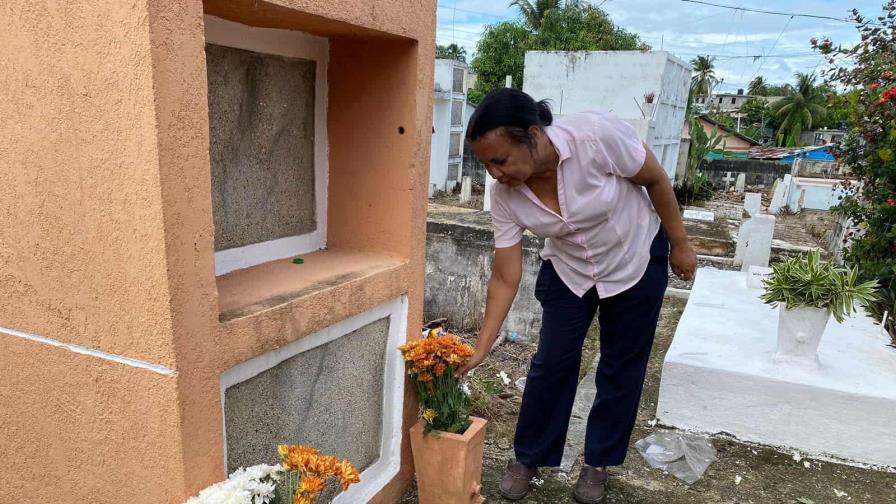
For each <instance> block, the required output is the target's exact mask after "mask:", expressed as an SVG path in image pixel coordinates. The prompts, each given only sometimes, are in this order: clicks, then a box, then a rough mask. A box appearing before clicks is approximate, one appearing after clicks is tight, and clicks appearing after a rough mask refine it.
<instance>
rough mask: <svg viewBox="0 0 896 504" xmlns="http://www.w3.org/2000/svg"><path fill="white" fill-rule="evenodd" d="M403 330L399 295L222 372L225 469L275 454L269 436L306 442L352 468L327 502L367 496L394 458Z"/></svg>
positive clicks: (390, 473) (273, 459)
mask: <svg viewBox="0 0 896 504" xmlns="http://www.w3.org/2000/svg"><path fill="white" fill-rule="evenodd" d="M406 334H407V299H406V298H405V297H402V298H398V299H395V300H393V301H391V302H388V303H386V304H384V305H381V306H379V307H377V308H374V309H372V310H370V311H367V312H365V313H362V314H360V315H357V316H355V317H352V318H350V319H348V320H345V321H342V322H339V323H338V324H336V325H334V326H331V327H329V328H327V329H324V330H323V331H320V332H318V333H315V334H312V335H310V336H306V337H304V338H302V339H300V340H298V341H295V342H293V343H290V344H289V345H286V346H284V347H282V348H279V349H277V350H273V351H271V352H269V353H267V354H263V355H260V356H258V357H255V358H253V359H250V360H249V361H246V362H244V363H242V364H239V365H237V366H235V367H233V368H231V369H229V370H227V371H225V372H224V373H223V375H222V376H221V401H222V409H223V415H224V419H223V420H224V442H225V465H226V467H227V472H228V473H229V472H231V471H233V470H235V469H236V468H237V467H248V466H251V465H255V464H261V463H269V464H271V463H277V460H278V456H277V451H276V447H277V445H278V444H284V443H285V444H302V445H306V446H313V447H315V448H318V449H320V450H321V451H322V452H323V453H325V454H330V455H335V456H337V457H339V458H344V459H348V460H349V461H350V462H352V463H353V464H354V465H355V466H356V467H357V469H358V470H359V471H360V472H361V483H358V484H356V485H353V486H352V487H351V488H350V489H349V490H348V492H346V493H344V494H341V495H339V496H338V497H336V498H335V499H333V502H346V503H348V502H352V503H353V502H367V500H369V499H370V498H372V497H373V496H374V495H376V493H378V492H379V491H380V490H381V489H382V488H383V486H385V485H386V484H387V483H388V482H389V481H391V480H392V478H394V476H395V475H396V474H397V472H398V470H399V467H400V462H401V461H400V456H401V454H400V452H401V435H402V428H401V427H402V414H403V399H404V363H403V361H402V360H401V358H400V355H399V352H398V351H397V349H396V348H397V347H398V345H399V344H401V342H403V340H404V338H405V337H406ZM333 495H335V492H331V493H329V495H328V498H326V499H324V500H323V501H322V502H329V497H332V496H333Z"/></svg>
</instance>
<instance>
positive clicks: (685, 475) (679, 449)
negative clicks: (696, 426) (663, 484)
mask: <svg viewBox="0 0 896 504" xmlns="http://www.w3.org/2000/svg"><path fill="white" fill-rule="evenodd" d="M635 448H637V449H638V452H639V453H640V454H641V456H642V457H644V460H646V461H647V463H648V464H650V466H651V467H653V468H654V469H659V470H661V471H665V472H667V473H669V474H671V475H673V476H675V477H676V478H678V479H680V480H681V481H684V482H685V483H687V484H688V485H690V484H693V483H695V482H697V481H698V480H699V479H700V478H702V477H703V473H704V472H705V471H706V468H707V467H709V465H710V464H712V463H713V462H715V461H716V460H718V458H717V457H716V449H715V448H713V446H712V444H710V442H709V440H707V439H706V438H705V437H703V436H697V435H694V434H687V433H683V432H674V431H661V432H654V433H653V434H651V435H649V436H647V437H646V438H644V439H642V440H640V441H638V442H637V443H635Z"/></svg>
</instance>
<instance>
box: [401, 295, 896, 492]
mask: <svg viewBox="0 0 896 504" xmlns="http://www.w3.org/2000/svg"><path fill="white" fill-rule="evenodd" d="M684 305H685V301H683V300H680V299H675V298H667V299H666V302H665V305H664V307H663V311H662V316H661V319H660V323H659V327H658V330H657V337H656V341H655V344H654V351H653V355H652V357H651V362H650V366H649V370H648V377H647V381H646V384H645V389H644V396H643V399H642V402H641V409H640V412H639V414H638V420H637V424H636V426H635V431H634V434H633V436H632V443H631V445H630V447H629V454H628V458H627V460H626V462H625V464H624V465H622V466H620V467H616V468H613V469H612V470H611V480H610V495H609V497H608V499H607V501H606V502H607V503H616V504H622V503H624V504H735V503H736V504H745V503H751V504H778V503H798V502H803V503H811V502H814V503H816V504H833V503H847V502H849V503H874V504H891V503H896V474H894V473H888V472H882V471H875V470H870V469H863V468H856V467H851V466H847V465H843V464H835V463H830V462H821V461H815V460H808V459H800V458H799V457H798V456H794V455H793V454H790V453H781V452H779V451H776V450H773V449H770V448H765V447H759V446H752V445H747V444H743V443H740V442H737V441H733V440H730V439H724V438H713V439H712V443H713V445H714V446H715V447H716V449H717V450H718V457H719V460H718V461H717V462H715V463H713V464H712V465H711V466H710V467H709V469H708V470H707V472H706V474H705V475H704V477H703V479H701V480H700V481H698V482H697V483H695V484H694V485H692V486H688V485H686V484H684V483H681V482H679V481H678V480H676V479H675V478H674V477H672V476H670V475H666V474H663V473H662V472H660V471H657V470H655V469H652V468H651V467H649V466H648V465H647V464H646V462H644V460H643V459H642V458H641V456H640V455H639V454H638V453H637V451H636V450H635V448H634V443H635V442H636V441H637V440H639V439H642V438H644V437H646V436H647V435H648V434H650V433H651V432H654V431H656V430H658V429H660V428H661V427H660V426H655V425H653V420H654V413H655V412H656V401H657V395H658V392H659V382H660V372H661V369H662V362H663V357H664V355H665V353H666V350H667V349H668V348H669V345H670V344H671V342H672V336H673V335H674V332H675V328H676V326H677V324H678V320H679V318H680V317H681V313H682V311H683V310H684ZM465 337H466V338H467V339H468V340H469V341H471V342H472V340H473V337H472V336H470V335H465ZM598 350H599V344H598V334H597V330H596V329H593V330H592V332H591V334H589V337H588V339H587V342H586V351H585V353H586V355H585V356H584V357H583V362H585V363H590V362H591V361H592V360H593V358H594V355H595V354H596V352H597V351H598ZM534 351H535V344H534V342H528V343H509V342H505V343H504V344H502V345H500V346H499V347H497V348H496V349H495V351H494V352H493V354H492V356H491V357H490V358H489V360H488V361H487V362H486V363H485V364H483V366H481V367H480V368H479V369H478V370H477V371H476V374H475V375H474V376H473V377H472V378H471V382H472V383H471V385H472V386H471V388H472V390H473V399H474V409H475V414H476V415H478V416H482V417H484V418H486V419H488V420H489V425H488V427H487V437H486V446H485V454H484V468H483V475H482V485H483V495H484V496H485V497H486V498H487V500H488V502H504V501H503V499H502V498H501V497H500V495H499V494H498V489H497V486H498V481H499V480H500V478H501V473H502V471H503V468H504V466H505V465H506V463H507V460H509V459H510V458H512V457H513V431H514V426H515V423H516V415H517V412H518V408H519V402H520V397H521V394H520V392H519V391H518V390H517V388H516V386H515V385H514V382H515V381H516V380H517V379H518V378H521V377H524V376H525V374H526V370H527V367H528V363H529V360H530V358H531V356H532V354H533V353H534ZM501 371H503V372H504V373H506V375H507V378H508V379H509V383H508V384H507V385H505V384H504V380H503V379H502V378H501V377H500V376H498V375H499V373H500V372H501ZM586 371H587V369H584V367H583V369H582V373H581V375H582V376H584V374H585V372H586ZM794 421H798V419H796V418H795V419H794ZM580 463H581V459H580V461H579V464H580ZM578 469H579V465H578V464H577V465H576V467H574V468H573V471H572V472H571V473H570V477H566V475H563V474H560V473H554V472H552V471H550V470H542V471H541V474H540V476H539V478H540V479H541V480H543V482H542V483H541V484H540V485H539V486H538V487H537V488H535V489H534V490H533V491H532V492H531V493H530V494H529V496H527V497H526V499H525V500H523V501H520V502H521V503H523V504H534V503H539V504H555V503H567V502H573V501H572V498H571V491H572V486H573V485H574V483H575V477H576V475H577V474H578ZM798 499H805V500H802V501H800V500H798ZM401 502H402V504H414V503H416V502H417V498H416V491H415V489H414V488H411V489H409V491H408V492H407V494H406V495H405V497H404V499H403V500H402V501H401ZM445 504H451V503H445Z"/></svg>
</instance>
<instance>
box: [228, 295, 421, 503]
mask: <svg viewBox="0 0 896 504" xmlns="http://www.w3.org/2000/svg"><path fill="white" fill-rule="evenodd" d="M387 317H388V318H389V337H388V340H387V341H386V358H385V364H386V365H385V369H384V370H383V372H384V373H385V375H384V379H383V426H382V430H381V438H380V457H379V459H377V461H376V462H374V463H373V464H372V465H371V466H370V467H368V468H367V469H365V470H364V472H362V473H361V482H360V483H358V484H356V485H353V486H352V487H350V488H349V489H348V491H346V492H344V493H342V494H340V495H339V496H338V497H337V498H336V499H335V500H333V502H334V503H336V504H351V503H358V502H368V501H369V500H370V499H372V498H373V496H375V495H376V494H377V493H378V492H379V491H380V490H382V489H383V487H385V486H386V485H387V484H388V483H389V482H390V481H392V479H393V478H395V476H396V475H397V474H398V470H399V469H400V468H401V438H402V430H403V425H402V417H403V414H404V382H405V380H404V374H405V367H404V360H403V359H401V357H400V354H399V352H398V346H399V345H401V344H403V343H404V341H405V339H406V337H407V333H408V298H407V296H406V295H405V296H401V297H399V298H396V299H393V300H392V301H389V302H386V303H384V304H382V305H380V306H377V307H376V308H373V309H371V310H368V311H366V312H364V313H361V314H358V315H355V316H354V317H351V318H348V319H346V320H343V321H341V322H337V323H336V324H334V325H332V326H330V327H327V328H326V329H323V330H321V331H319V332H316V333H314V334H311V335H309V336H305V337H304V338H301V339H299V340H297V341H294V342H292V343H290V344H288V345H286V346H283V347H280V348H278V349H276V350H272V351H270V352H268V353H265V354H262V355H259V356H258V357H254V358H252V359H250V360H248V361H246V362H243V363H241V364H237V365H236V366H234V367H232V368H230V369H228V370H226V371H225V372H224V373H222V374H221V379H220V382H221V415H222V417H221V422H222V425H223V426H224V428H223V432H224V440H223V441H224V467H227V425H226V423H225V394H226V391H227V389H228V388H229V387H232V386H233V385H236V384H238V383H240V382H243V381H246V380H248V379H250V378H252V377H253V376H256V375H258V374H259V373H262V372H264V371H267V370H268V369H271V368H272V367H274V366H276V365H277V364H280V363H281V362H283V361H285V360H287V359H289V358H292V357H294V356H296V355H298V354H300V353H302V352H306V351H308V350H311V349H313V348H317V347H319V346H321V345H324V344H326V343H329V342H331V341H333V340H335V339H338V338H340V337H342V336H345V335H346V334H349V333H351V332H352V331H355V330H357V329H360V328H361V327H364V326H365V325H367V324H370V323H372V322H376V321H377V320H380V319H383V318H387ZM275 449H276V446H272V447H271V450H275ZM335 455H338V454H335Z"/></svg>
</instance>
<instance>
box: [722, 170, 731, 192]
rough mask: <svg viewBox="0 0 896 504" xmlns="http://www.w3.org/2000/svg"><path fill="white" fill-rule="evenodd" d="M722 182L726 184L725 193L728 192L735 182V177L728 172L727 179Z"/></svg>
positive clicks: (724, 178)
mask: <svg viewBox="0 0 896 504" xmlns="http://www.w3.org/2000/svg"><path fill="white" fill-rule="evenodd" d="M722 182H724V183H725V192H728V189H730V188H731V183H732V182H734V177H733V176H731V172H728V173H727V174H726V175H725V177H723V178H722Z"/></svg>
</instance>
